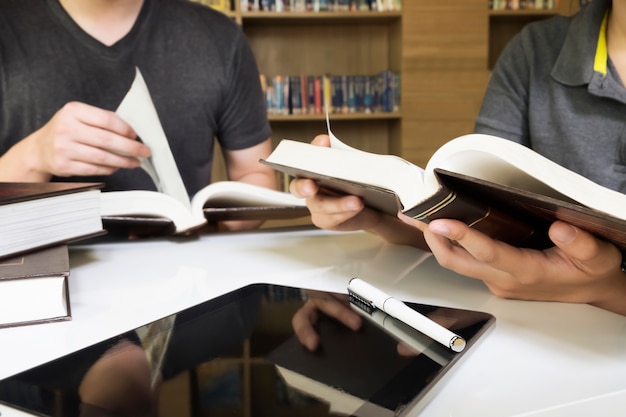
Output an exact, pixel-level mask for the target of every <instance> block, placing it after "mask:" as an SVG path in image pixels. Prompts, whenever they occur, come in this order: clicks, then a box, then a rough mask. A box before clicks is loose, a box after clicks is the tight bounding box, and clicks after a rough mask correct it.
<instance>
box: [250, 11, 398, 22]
mask: <svg viewBox="0 0 626 417" xmlns="http://www.w3.org/2000/svg"><path fill="white" fill-rule="evenodd" d="M240 15H241V20H242V21H243V24H244V25H246V24H250V23H257V24H270V23H275V22H285V21H290V20H296V21H303V20H304V21H311V22H316V21H317V22H323V21H331V22H333V23H334V24H336V23H337V22H338V21H341V22H350V21H360V20H371V21H379V22H389V21H394V20H399V19H400V18H401V17H402V12H400V11H397V12H242V13H241V14H240Z"/></svg>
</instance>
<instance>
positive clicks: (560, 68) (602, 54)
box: [551, 0, 611, 86]
mask: <svg viewBox="0 0 626 417" xmlns="http://www.w3.org/2000/svg"><path fill="white" fill-rule="evenodd" d="M610 7H611V0H594V1H592V2H591V3H590V4H588V5H587V6H585V7H584V8H583V9H582V10H581V11H580V12H579V13H578V14H577V15H576V16H574V17H573V18H572V23H571V25H570V27H569V29H568V32H567V36H566V38H565V42H564V43H563V47H562V48H561V52H560V53H559V56H558V58H557V61H556V63H555V64H554V67H553V68H552V73H551V75H552V77H553V78H554V79H555V80H556V81H558V82H560V83H562V84H565V85H570V86H577V85H578V86H579V85H584V84H589V83H590V82H591V80H592V78H594V74H596V76H598V77H600V78H604V76H605V75H606V73H607V50H606V17H607V15H608V11H609V9H610ZM596 62H598V68H599V70H596Z"/></svg>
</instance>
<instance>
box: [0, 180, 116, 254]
mask: <svg viewBox="0 0 626 417" xmlns="http://www.w3.org/2000/svg"><path fill="white" fill-rule="evenodd" d="M100 187H101V184H98V183H76V182H37V183H19V182H3V183H0V258H3V257H6V256H12V255H17V254H20V253H24V252H27V251H31V250H34V249H39V248H43V247H46V246H51V245H55V244H59V243H67V242H71V241H75V240H79V239H83V238H87V237H91V236H95V235H98V234H102V233H104V230H103V228H102V221H101V219H100Z"/></svg>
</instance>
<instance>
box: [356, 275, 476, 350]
mask: <svg viewBox="0 0 626 417" xmlns="http://www.w3.org/2000/svg"><path fill="white" fill-rule="evenodd" d="M348 292H349V293H350V295H352V296H355V297H356V298H357V300H355V301H353V302H357V303H360V304H361V305H360V307H361V308H362V309H364V310H366V311H367V309H368V308H370V309H375V308H377V309H379V310H382V311H384V312H385V313H387V314H389V315H390V316H392V317H395V318H396V319H398V320H400V321H401V322H403V323H405V324H407V325H408V326H411V327H412V328H414V329H415V330H417V331H418V332H420V333H423V334H425V335H426V336H428V337H430V338H431V339H433V340H435V341H437V342H439V343H441V344H442V345H444V346H446V347H448V348H450V349H452V350H453V351H454V352H461V351H462V350H463V349H465V339H463V338H462V337H461V336H459V335H457V334H456V333H454V332H453V331H451V330H450V329H447V328H445V327H444V326H442V325H440V324H439V323H437V322H435V321H433V320H431V319H430V318H428V317H426V316H425V315H423V314H421V313H419V312H417V311H415V310H413V309H412V308H411V307H409V306H407V305H406V304H404V303H403V302H402V301H400V300H398V299H397V298H394V297H392V296H390V295H388V294H386V293H384V292H383V291H381V290H379V289H378V288H376V287H374V286H373V285H371V284H369V283H367V282H365V281H363V280H362V279H360V278H352V279H351V280H350V282H349V283H348Z"/></svg>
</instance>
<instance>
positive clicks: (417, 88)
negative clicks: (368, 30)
mask: <svg viewBox="0 0 626 417" xmlns="http://www.w3.org/2000/svg"><path fill="white" fill-rule="evenodd" d="M487 4H488V3H487V0H414V1H408V2H403V7H404V10H403V32H402V40H403V51H402V116H403V117H402V156H403V157H405V158H406V159H408V160H410V161H411V162H414V163H416V164H418V165H421V166H423V165H424V164H425V163H426V161H427V160H428V159H429V158H430V156H431V155H432V153H433V152H434V151H435V150H436V149H437V148H438V147H439V146H441V145H442V144H443V143H445V142H446V141H447V140H450V139H453V138H455V137H457V136H460V135H463V134H466V133H469V132H471V131H472V129H473V127H474V120H475V118H476V116H477V115H478V111H479V108H480V103H481V101H482V96H483V93H484V90H485V87H486V85H487V81H488V78H489V71H488V69H487V58H488V10H487Z"/></svg>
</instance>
